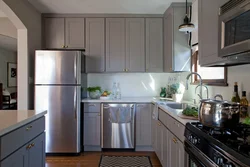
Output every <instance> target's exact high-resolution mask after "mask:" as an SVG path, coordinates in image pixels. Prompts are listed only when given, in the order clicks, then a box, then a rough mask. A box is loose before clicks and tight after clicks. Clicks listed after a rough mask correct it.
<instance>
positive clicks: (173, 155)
mask: <svg viewBox="0 0 250 167" xmlns="http://www.w3.org/2000/svg"><path fill="white" fill-rule="evenodd" d="M174 139H175V138H174V135H173V134H172V133H171V132H170V131H169V134H168V140H167V142H168V156H167V158H168V166H175V167H177V165H178V163H177V160H178V146H177V144H176V143H175V141H174Z"/></svg>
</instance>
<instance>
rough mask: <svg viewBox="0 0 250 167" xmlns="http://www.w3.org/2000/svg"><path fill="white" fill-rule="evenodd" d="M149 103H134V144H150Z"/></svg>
mask: <svg viewBox="0 0 250 167" xmlns="http://www.w3.org/2000/svg"><path fill="white" fill-rule="evenodd" d="M150 111H151V104H137V105H136V146H151V143H152V142H151V112H150Z"/></svg>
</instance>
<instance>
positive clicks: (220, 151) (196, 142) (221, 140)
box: [184, 122, 250, 167]
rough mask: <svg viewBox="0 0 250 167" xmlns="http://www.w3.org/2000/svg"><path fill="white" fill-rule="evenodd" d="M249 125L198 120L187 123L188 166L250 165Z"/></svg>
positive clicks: (221, 166) (241, 166) (238, 166)
mask: <svg viewBox="0 0 250 167" xmlns="http://www.w3.org/2000/svg"><path fill="white" fill-rule="evenodd" d="M249 137H250V126H248V125H244V124H238V125H236V126H235V127H234V128H230V129H227V128H225V129H223V130H222V129H217V128H209V127H206V126H203V125H202V124H201V123H199V122H192V123H187V124H186V129H185V142H184V145H185V151H186V152H187V154H188V161H189V163H188V164H186V167H249V166H250V141H249V140H247V138H249Z"/></svg>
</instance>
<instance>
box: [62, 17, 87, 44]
mask: <svg viewBox="0 0 250 167" xmlns="http://www.w3.org/2000/svg"><path fill="white" fill-rule="evenodd" d="M84 32H85V25H84V18H66V19H65V46H66V48H69V49H83V48H85V43H84V41H85V39H84Z"/></svg>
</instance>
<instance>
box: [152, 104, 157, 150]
mask: <svg viewBox="0 0 250 167" xmlns="http://www.w3.org/2000/svg"><path fill="white" fill-rule="evenodd" d="M154 106H155V105H154V104H153V105H152V111H151V114H152V116H153V109H154ZM152 116H151V132H152V134H151V141H152V147H153V150H155V152H157V149H156V145H157V123H158V121H157V120H155V119H153V117H152Z"/></svg>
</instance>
